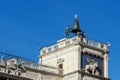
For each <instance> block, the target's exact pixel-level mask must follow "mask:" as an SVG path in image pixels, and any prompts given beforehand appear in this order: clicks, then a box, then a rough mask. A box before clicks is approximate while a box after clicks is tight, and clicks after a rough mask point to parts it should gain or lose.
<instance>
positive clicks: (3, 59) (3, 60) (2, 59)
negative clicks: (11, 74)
mask: <svg viewBox="0 0 120 80" xmlns="http://www.w3.org/2000/svg"><path fill="white" fill-rule="evenodd" d="M0 63H1V64H2V65H6V60H5V57H4V56H2V57H1V61H0Z"/></svg>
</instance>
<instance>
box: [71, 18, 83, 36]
mask: <svg viewBox="0 0 120 80" xmlns="http://www.w3.org/2000/svg"><path fill="white" fill-rule="evenodd" d="M71 32H72V33H75V34H76V35H79V33H80V32H81V30H80V27H79V22H78V20H77V18H76V17H75V20H74V25H73V28H72V30H71Z"/></svg>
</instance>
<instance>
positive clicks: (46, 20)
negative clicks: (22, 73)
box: [0, 0, 120, 80]
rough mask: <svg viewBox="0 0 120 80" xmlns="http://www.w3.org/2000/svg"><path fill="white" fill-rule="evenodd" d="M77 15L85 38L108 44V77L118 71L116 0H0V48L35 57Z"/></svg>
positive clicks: (119, 13)
mask: <svg viewBox="0 0 120 80" xmlns="http://www.w3.org/2000/svg"><path fill="white" fill-rule="evenodd" d="M74 14H77V15H78V20H79V23H80V27H81V29H83V30H84V31H85V32H86V34H87V37H88V38H90V39H93V40H96V41H100V42H103V43H105V42H107V41H109V42H110V43H111V46H110V48H109V51H110V54H109V76H110V78H112V80H118V77H119V72H120V69H119V67H120V63H119V60H120V58H119V56H120V53H119V52H118V51H119V49H120V48H119V45H120V43H119V41H120V31H119V30H120V1H119V0H0V51H3V52H6V53H10V54H15V55H18V56H21V57H25V58H29V59H32V60H36V61H37V60H38V58H37V57H38V54H39V51H38V48H39V47H43V46H46V45H50V44H52V43H55V42H56V41H57V40H59V39H61V38H63V37H64V36H65V33H64V29H65V27H66V26H67V25H68V24H69V25H70V27H72V26H73V21H74Z"/></svg>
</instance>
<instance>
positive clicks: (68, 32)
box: [65, 25, 70, 38]
mask: <svg viewBox="0 0 120 80" xmlns="http://www.w3.org/2000/svg"><path fill="white" fill-rule="evenodd" d="M65 33H66V35H65V37H66V38H69V35H70V26H69V25H68V26H67V27H66V28H65Z"/></svg>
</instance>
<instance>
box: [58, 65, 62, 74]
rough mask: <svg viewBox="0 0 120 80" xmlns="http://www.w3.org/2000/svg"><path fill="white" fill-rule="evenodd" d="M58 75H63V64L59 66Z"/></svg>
mask: <svg viewBox="0 0 120 80" xmlns="http://www.w3.org/2000/svg"><path fill="white" fill-rule="evenodd" d="M58 67H59V74H63V64H59V66H58Z"/></svg>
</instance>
